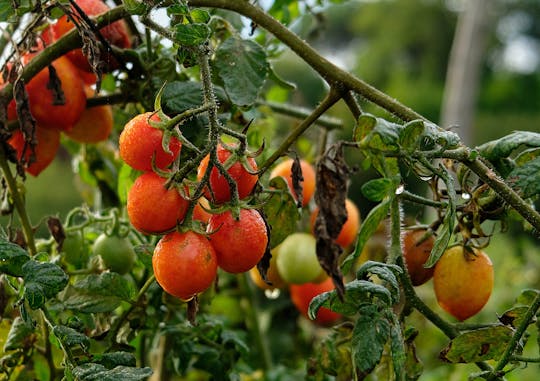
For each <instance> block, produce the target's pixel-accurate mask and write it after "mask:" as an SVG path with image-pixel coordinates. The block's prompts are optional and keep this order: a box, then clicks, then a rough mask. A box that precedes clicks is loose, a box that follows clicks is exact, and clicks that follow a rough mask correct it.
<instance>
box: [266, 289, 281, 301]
mask: <svg viewBox="0 0 540 381" xmlns="http://www.w3.org/2000/svg"><path fill="white" fill-rule="evenodd" d="M264 295H265V296H266V297H267V298H268V299H277V298H279V295H281V291H280V289H279V288H274V289H273V290H264Z"/></svg>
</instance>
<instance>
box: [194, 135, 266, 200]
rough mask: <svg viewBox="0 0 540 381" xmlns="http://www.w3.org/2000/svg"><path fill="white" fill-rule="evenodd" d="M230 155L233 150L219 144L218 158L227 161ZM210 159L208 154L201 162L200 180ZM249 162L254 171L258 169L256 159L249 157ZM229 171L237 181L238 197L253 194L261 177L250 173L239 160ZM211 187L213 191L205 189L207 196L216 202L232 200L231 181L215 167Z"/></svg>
mask: <svg viewBox="0 0 540 381" xmlns="http://www.w3.org/2000/svg"><path fill="white" fill-rule="evenodd" d="M230 156H231V152H230V151H229V150H227V149H226V148H225V147H223V146H222V145H218V147H217V158H218V160H219V162H220V163H222V164H223V163H225V162H226V161H227V159H228V158H229V157H230ZM209 160H210V157H209V155H207V156H206V157H205V158H204V159H203V160H202V161H201V163H200V164H199V168H198V169H197V179H198V180H199V181H200V180H201V179H202V178H203V176H204V174H205V172H206V169H207V168H208V162H209ZM247 162H248V164H249V166H250V167H251V170H252V171H256V170H257V163H256V162H255V159H253V158H248V159H247ZM227 172H228V173H229V175H230V176H231V177H232V178H233V180H234V181H235V182H236V185H237V187H238V197H239V198H240V199H243V198H246V197H247V196H249V195H250V194H251V192H252V191H253V188H254V187H255V184H257V180H258V179H259V177H258V176H257V175H252V174H251V173H249V172H248V171H247V170H246V168H244V166H243V165H242V163H240V162H239V161H236V162H234V163H233V164H232V165H231V166H230V167H229V168H228V169H227ZM210 189H211V190H212V191H211V192H210V191H209V190H208V188H206V189H205V196H206V198H207V199H209V200H212V201H213V202H214V203H216V204H222V203H224V202H227V201H230V200H231V191H230V188H229V183H228V182H227V179H225V177H224V176H223V175H221V173H219V171H218V170H217V168H215V167H214V168H212V171H211V173H210ZM212 195H213V197H212Z"/></svg>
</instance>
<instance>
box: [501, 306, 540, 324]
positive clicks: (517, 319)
mask: <svg viewBox="0 0 540 381" xmlns="http://www.w3.org/2000/svg"><path fill="white" fill-rule="evenodd" d="M527 311H529V307H527V306H518V307H513V308H511V309H509V310H506V311H505V312H504V313H503V314H502V315H501V316H499V321H500V322H501V323H502V324H504V325H509V326H512V327H514V328H516V327H519V326H520V325H521V324H522V323H523V322H524V321H525V315H526V314H527ZM535 321H536V318H535V317H533V319H532V320H531V321H529V324H533V323H534V322H535Z"/></svg>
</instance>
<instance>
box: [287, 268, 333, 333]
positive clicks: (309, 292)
mask: <svg viewBox="0 0 540 381" xmlns="http://www.w3.org/2000/svg"><path fill="white" fill-rule="evenodd" d="M332 290H334V283H333V282H332V278H326V280H325V281H323V282H322V283H304V284H291V285H290V286H289V293H290V296H291V301H292V302H293V304H294V305H295V307H296V308H297V309H298V311H300V313H301V314H302V315H304V316H305V317H306V318H307V317H308V310H309V303H311V300H312V299H313V298H314V297H316V296H317V295H320V294H322V293H323V292H327V291H332ZM340 318H341V315H340V314H338V313H337V312H334V311H332V310H330V309H328V308H326V307H321V308H320V309H319V311H318V312H317V317H316V319H315V320H314V322H315V323H317V324H320V325H330V324H332V323H334V322H335V321H336V320H339V319H340Z"/></svg>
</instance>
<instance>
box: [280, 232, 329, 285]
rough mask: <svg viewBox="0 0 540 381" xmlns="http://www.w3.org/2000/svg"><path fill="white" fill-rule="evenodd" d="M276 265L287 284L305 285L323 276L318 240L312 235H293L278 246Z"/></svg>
mask: <svg viewBox="0 0 540 381" xmlns="http://www.w3.org/2000/svg"><path fill="white" fill-rule="evenodd" d="M277 250H278V255H277V259H276V265H277V269H278V272H279V275H281V277H282V278H283V280H284V281H285V282H287V283H293V284H303V283H309V282H314V281H316V280H317V279H318V278H319V277H321V276H323V274H324V270H323V268H322V267H321V265H320V264H319V260H318V259H317V252H316V240H315V237H313V236H312V235H311V234H307V233H293V234H291V235H289V236H288V237H287V238H285V240H284V241H283V242H282V243H281V244H280V245H279V246H278V249H277Z"/></svg>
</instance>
